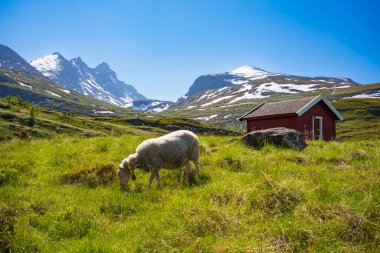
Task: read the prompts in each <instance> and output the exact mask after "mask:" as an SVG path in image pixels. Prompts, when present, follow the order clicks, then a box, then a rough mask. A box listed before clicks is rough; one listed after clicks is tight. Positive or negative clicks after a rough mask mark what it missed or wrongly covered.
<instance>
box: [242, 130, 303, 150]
mask: <svg viewBox="0 0 380 253" xmlns="http://www.w3.org/2000/svg"><path fill="white" fill-rule="evenodd" d="M242 140H243V142H244V143H245V144H247V145H248V146H250V147H253V148H256V149H261V148H262V147H263V146H264V145H265V144H266V143H270V144H273V145H275V146H277V147H286V148H294V149H297V150H303V149H304V148H306V147H307V144H306V142H305V140H304V139H303V138H302V135H301V133H300V132H298V131H296V130H294V129H289V128H285V127H276V128H269V129H265V130H257V131H252V132H250V133H247V134H246V135H244V136H243V138H242Z"/></svg>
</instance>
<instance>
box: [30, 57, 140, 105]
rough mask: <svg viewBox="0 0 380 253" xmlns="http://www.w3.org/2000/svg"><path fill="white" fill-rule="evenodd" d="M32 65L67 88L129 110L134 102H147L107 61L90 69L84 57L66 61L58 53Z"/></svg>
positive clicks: (33, 62) (38, 60) (39, 59)
mask: <svg viewBox="0 0 380 253" xmlns="http://www.w3.org/2000/svg"><path fill="white" fill-rule="evenodd" d="M31 65H32V66H34V67H35V68H36V69H37V70H39V71H40V72H41V73H42V74H43V75H44V76H45V77H47V78H49V79H50V80H52V81H54V82H56V83H58V84H60V85H62V86H64V87H66V88H70V89H73V90H76V91H78V92H80V93H82V94H85V95H89V96H91V97H94V98H96V99H99V100H103V101H106V102H108V103H111V104H114V105H117V106H121V107H128V106H129V105H130V103H131V102H132V101H133V100H142V99H146V98H145V96H143V95H141V94H140V93H138V92H137V90H136V89H135V88H134V87H133V86H132V85H130V84H126V83H125V82H123V81H120V80H119V79H118V78H117V75H116V73H115V72H114V71H113V70H112V69H111V68H110V67H109V65H108V64H107V63H105V62H102V63H100V64H99V65H97V66H96V67H95V68H91V67H89V66H88V65H87V64H86V63H85V62H84V61H83V60H82V58H81V57H75V58H73V59H71V60H67V59H66V58H65V57H63V56H62V55H61V54H60V53H57V52H55V53H52V54H49V55H46V56H43V57H40V58H38V59H36V60H34V61H32V62H31Z"/></svg>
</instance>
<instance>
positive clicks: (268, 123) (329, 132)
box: [247, 101, 336, 140]
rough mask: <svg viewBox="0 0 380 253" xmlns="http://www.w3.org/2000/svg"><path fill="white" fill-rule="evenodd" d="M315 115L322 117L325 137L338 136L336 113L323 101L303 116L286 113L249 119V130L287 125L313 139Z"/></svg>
mask: <svg viewBox="0 0 380 253" xmlns="http://www.w3.org/2000/svg"><path fill="white" fill-rule="evenodd" d="M313 116H320V117H322V127H323V139H324V140H334V139H335V137H336V130H335V115H334V113H333V112H332V111H331V110H330V108H328V107H327V105H326V104H325V103H324V102H323V101H320V102H318V103H317V104H316V105H314V106H313V107H312V108H310V109H309V110H308V111H307V112H305V113H304V114H303V115H302V116H301V117H298V116H296V115H295V116H291V115H284V116H281V117H278V116H277V117H275V118H256V119H254V118H253V119H248V120H247V132H251V131H254V130H262V129H268V128H273V127H287V128H291V129H295V130H297V131H299V132H301V133H303V134H304V137H305V138H306V139H311V137H312V135H311V132H312V120H313Z"/></svg>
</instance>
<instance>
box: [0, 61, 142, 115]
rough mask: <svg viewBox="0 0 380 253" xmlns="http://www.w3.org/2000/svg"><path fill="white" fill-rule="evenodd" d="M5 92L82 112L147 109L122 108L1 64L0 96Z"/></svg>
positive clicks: (130, 112)
mask: <svg viewBox="0 0 380 253" xmlns="http://www.w3.org/2000/svg"><path fill="white" fill-rule="evenodd" d="M5 96H19V97H20V98H22V99H23V100H24V101H27V102H29V103H33V104H37V105H39V106H42V107H45V108H49V109H52V110H57V111H63V112H71V113H76V114H81V115H99V114H108V115H119V116H132V115H135V114H140V115H149V114H147V113H146V112H142V111H140V112H136V111H133V110H129V109H125V108H122V107H119V106H115V105H111V104H109V103H106V102H103V101H100V100H97V99H95V98H92V97H89V96H85V95H83V94H81V93H79V92H76V91H73V90H67V89H65V88H64V87H62V86H60V85H58V84H56V83H54V82H51V81H48V80H47V79H44V78H42V77H38V76H33V75H30V74H28V73H26V72H22V71H12V70H8V69H2V68H0V97H5Z"/></svg>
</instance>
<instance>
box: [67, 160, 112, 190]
mask: <svg viewBox="0 0 380 253" xmlns="http://www.w3.org/2000/svg"><path fill="white" fill-rule="evenodd" d="M61 181H62V182H63V183H65V184H82V185H87V186H89V187H97V186H100V185H107V184H111V183H113V182H115V181H116V169H115V168H114V165H113V164H105V165H96V166H94V167H90V168H83V167H77V168H75V169H73V170H70V171H68V172H66V173H65V174H63V175H62V178H61Z"/></svg>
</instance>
